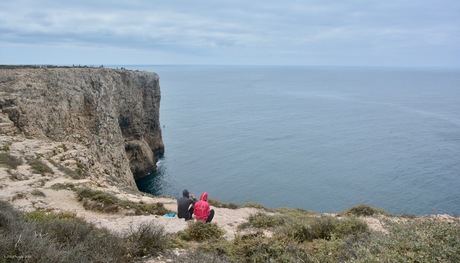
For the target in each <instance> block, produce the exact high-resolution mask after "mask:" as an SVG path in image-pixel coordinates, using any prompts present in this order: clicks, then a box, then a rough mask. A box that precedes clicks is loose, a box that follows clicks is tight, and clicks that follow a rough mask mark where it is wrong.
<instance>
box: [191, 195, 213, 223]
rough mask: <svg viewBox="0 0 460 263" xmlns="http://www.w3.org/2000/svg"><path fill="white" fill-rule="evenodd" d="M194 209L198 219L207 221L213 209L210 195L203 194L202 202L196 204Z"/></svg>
mask: <svg viewBox="0 0 460 263" xmlns="http://www.w3.org/2000/svg"><path fill="white" fill-rule="evenodd" d="M193 207H194V208H193V213H194V214H195V217H196V219H197V220H203V221H206V220H207V219H208V217H209V214H210V213H211V207H210V206H209V203H208V193H206V192H203V193H202V194H201V196H200V201H198V202H196V203H195V205H194V206H193Z"/></svg>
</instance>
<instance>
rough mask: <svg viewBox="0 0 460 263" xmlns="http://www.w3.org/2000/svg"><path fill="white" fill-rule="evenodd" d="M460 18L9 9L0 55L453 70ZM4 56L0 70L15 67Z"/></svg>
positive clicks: (370, 5) (192, 5)
mask: <svg viewBox="0 0 460 263" xmlns="http://www.w3.org/2000/svg"><path fill="white" fill-rule="evenodd" d="M459 11H460V4H458V3H457V2H456V1H454V0H451V1H448V0H441V1H439V2H436V3H435V2H432V3H431V2H428V1H424V2H420V1H416V0H414V1H409V0H408V1H403V2H401V1H366V2H362V1H353V0H350V1H342V2H337V1H301V0H293V1H289V2H285V1H283V2H281V1H262V0H255V1H242V0H237V1H220V0H206V1H174V2H169V1H148V0H136V1H89V0H83V1H62V0H61V1H58V0H41V1H32V0H14V1H13V0H6V1H2V2H1V3H0V17H1V18H0V48H1V47H2V46H3V47H6V46H8V47H9V48H10V49H9V50H11V51H13V50H15V49H14V47H17V52H21V47H24V46H27V45H29V46H30V47H35V48H37V49H39V48H41V47H43V48H47V47H53V46H54V47H56V48H64V47H65V48H66V49H71V48H72V47H75V48H77V47H86V48H91V47H93V48H96V49H98V48H102V47H105V48H111V49H114V50H116V49H119V50H120V51H121V50H123V52H120V54H122V53H123V54H124V53H126V50H131V51H132V52H136V53H138V52H145V53H146V54H151V53H155V54H162V55H161V56H158V57H162V58H164V59H166V60H167V57H168V56H171V57H173V54H181V56H182V57H183V58H184V62H183V63H193V62H194V61H195V60H196V59H198V60H200V59H201V62H202V63H214V62H215V61H220V62H226V61H230V62H231V63H241V64H246V63H250V64H260V61H263V63H271V64H278V63H282V64H290V63H294V64H295V63H301V64H320V63H324V61H326V60H327V63H328V64H331V63H332V64H342V65H343V64H347V63H348V64H353V63H355V64H356V63H360V64H366V63H368V64H369V63H372V61H376V56H377V55H376V53H375V50H376V49H379V50H385V52H387V54H381V56H386V57H391V56H393V54H399V53H400V52H401V50H404V49H409V48H410V49H411V52H412V51H413V50H419V51H420V53H426V52H430V53H431V54H433V55H432V57H431V58H430V60H427V61H426V62H425V63H426V64H427V65H430V64H433V63H437V64H443V63H444V64H446V63H447V64H452V57H457V58H458V57H459V53H460V43H459V42H460V41H459V37H458V36H459V35H460V32H459V28H460V18H459V17H458V15H457V14H458V13H459ZM357 49H359V52H360V57H361V61H356V60H353V61H351V60H350V59H349V58H348V57H349V56H350V53H349V52H350V50H357ZM313 51H314V53H315V54H314V56H312V52H313ZM331 54H334V55H335V56H336V57H337V58H336V61H334V60H333V59H329V57H331ZM340 54H343V56H338V55H340ZM366 54H368V56H367V57H366ZM0 55H3V54H2V53H0ZM5 57H6V56H2V57H0V63H14V61H7V60H5V59H4V58H5ZM49 57H52V54H50V56H49ZM174 57H175V58H178V59H180V57H177V56H176V55H174ZM312 57H315V59H312ZM341 57H343V58H347V59H348V60H342V58H341ZM102 58H104V59H106V57H104V56H101V59H102ZM322 58H324V59H323V60H322ZM326 58H328V59H326ZM95 59H97V57H96V58H95ZM119 59H120V62H121V63H123V59H126V57H121V56H120V57H119ZM185 59H189V60H188V61H185ZM190 59H193V60H194V61H190ZM238 59H239V60H238ZM62 60H63V58H60V61H62ZM408 60H409V59H408ZM238 61H239V62H238ZM290 61H291V62H290ZM458 61H460V59H458ZM51 62H52V63H55V62H54V61H51ZM165 62H166V61H164V62H163V63H165ZM197 63H200V62H199V61H198V62H197ZM407 63H408V61H402V60H401V61H395V64H407ZM458 63H460V62H458ZM458 63H454V64H457V65H458Z"/></svg>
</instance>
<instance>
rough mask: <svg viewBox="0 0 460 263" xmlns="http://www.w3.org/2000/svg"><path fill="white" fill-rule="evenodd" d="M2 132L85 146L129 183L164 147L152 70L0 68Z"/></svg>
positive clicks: (117, 178)
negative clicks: (9, 125) (4, 124)
mask: <svg viewBox="0 0 460 263" xmlns="http://www.w3.org/2000/svg"><path fill="white" fill-rule="evenodd" d="M0 92H1V94H0V109H1V110H2V115H5V116H8V118H9V120H11V121H12V122H13V123H14V126H15V129H6V130H0V132H3V133H18V134H23V135H25V136H26V137H28V138H36V139H41V140H51V141H56V142H71V143H76V144H80V145H82V146H85V147H86V148H87V149H88V152H89V154H91V155H92V156H93V157H94V158H92V160H93V161H90V163H88V164H87V166H88V168H89V169H90V168H91V166H93V165H95V163H96V162H97V163H98V165H99V166H102V167H103V171H104V173H105V174H107V175H110V176H111V177H113V179H114V180H115V181H118V182H122V183H126V184H127V185H129V186H132V187H134V186H135V183H134V179H133V178H135V177H142V176H144V175H145V174H146V173H147V172H149V171H153V170H155V169H156V162H157V160H158V157H160V156H161V155H162V154H163V152H164V146H163V142H162V138H161V127H160V123H159V107H160V97H161V95H160V86H159V77H158V75H157V74H155V73H148V72H138V71H128V70H114V69H104V68H52V69H1V70H0Z"/></svg>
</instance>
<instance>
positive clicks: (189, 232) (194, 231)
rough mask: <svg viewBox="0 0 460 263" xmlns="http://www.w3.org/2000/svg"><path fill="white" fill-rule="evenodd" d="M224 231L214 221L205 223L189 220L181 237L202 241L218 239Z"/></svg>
mask: <svg viewBox="0 0 460 263" xmlns="http://www.w3.org/2000/svg"><path fill="white" fill-rule="evenodd" d="M224 233H225V231H224V230H222V229H221V228H219V226H217V224H215V223H205V222H202V221H196V222H190V223H189V224H188V226H187V228H186V229H185V230H184V231H183V233H182V235H181V238H182V239H184V240H187V241H198V242H203V241H206V240H212V239H220V238H222V236H223V235H224Z"/></svg>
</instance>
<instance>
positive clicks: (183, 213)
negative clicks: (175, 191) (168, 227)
mask: <svg viewBox="0 0 460 263" xmlns="http://www.w3.org/2000/svg"><path fill="white" fill-rule="evenodd" d="M195 202H196V199H195V197H194V196H193V194H190V193H189V192H188V190H187V189H184V191H182V197H181V198H179V199H178V200H177V217H179V218H184V219H185V220H186V221H187V220H190V219H192V215H193V205H194V204H195Z"/></svg>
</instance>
